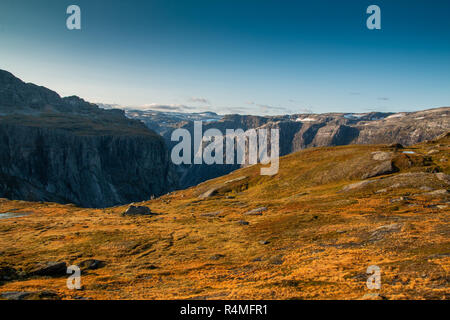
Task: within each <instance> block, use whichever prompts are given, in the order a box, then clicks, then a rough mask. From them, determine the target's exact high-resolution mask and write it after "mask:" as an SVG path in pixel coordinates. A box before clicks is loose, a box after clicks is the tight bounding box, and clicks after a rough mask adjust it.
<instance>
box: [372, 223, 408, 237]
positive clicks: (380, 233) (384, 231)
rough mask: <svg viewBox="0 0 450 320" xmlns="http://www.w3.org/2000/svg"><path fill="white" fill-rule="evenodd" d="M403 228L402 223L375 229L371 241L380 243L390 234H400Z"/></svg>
mask: <svg viewBox="0 0 450 320" xmlns="http://www.w3.org/2000/svg"><path fill="white" fill-rule="evenodd" d="M402 227H403V224H401V223H394V224H389V225H384V226H381V227H378V228H377V229H375V231H374V232H372V233H371V234H370V237H369V241H380V240H383V239H384V237H385V236H386V235H388V234H390V233H394V232H399V231H400V230H401V229H402Z"/></svg>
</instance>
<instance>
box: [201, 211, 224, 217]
mask: <svg viewBox="0 0 450 320" xmlns="http://www.w3.org/2000/svg"><path fill="white" fill-rule="evenodd" d="M222 213H223V211H222V210H219V211H215V212H207V213H202V214H200V216H201V217H209V218H214V217H218V216H220V215H221V214H222Z"/></svg>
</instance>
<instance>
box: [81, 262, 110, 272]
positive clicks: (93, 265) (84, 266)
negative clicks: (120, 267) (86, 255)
mask: <svg viewBox="0 0 450 320" xmlns="http://www.w3.org/2000/svg"><path fill="white" fill-rule="evenodd" d="M105 265H106V263H105V262H104V261H101V260H96V259H88V260H84V261H82V262H80V263H79V264H78V266H79V267H80V269H81V270H83V271H84V270H96V269H99V268H102V267H104V266H105Z"/></svg>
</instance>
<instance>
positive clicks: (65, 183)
mask: <svg viewBox="0 0 450 320" xmlns="http://www.w3.org/2000/svg"><path fill="white" fill-rule="evenodd" d="M0 141H1V143H0V197H6V198H10V199H19V200H30V201H52V202H59V203H75V204H77V205H80V206H84V207H109V206H114V205H118V204H124V203H130V202H133V201H141V200H145V199H150V198H151V197H152V196H159V195H161V194H164V193H167V192H169V191H170V190H172V189H173V188H175V187H176V185H177V183H176V175H175V174H174V172H173V169H172V166H171V162H170V159H169V155H168V150H167V147H166V145H165V143H164V141H163V139H162V138H161V137H160V136H159V135H157V134H156V133H155V132H153V131H151V130H150V129H148V128H147V127H146V126H145V125H144V124H143V123H142V122H140V121H136V120H132V119H128V118H126V117H125V113H124V111H123V110H103V109H101V108H98V107H97V106H96V105H94V104H91V103H88V102H86V101H84V100H83V99H80V98H78V97H75V96H73V97H67V98H61V97H60V96H59V95H58V94H57V93H56V92H53V91H51V90H49V89H47V88H44V87H40V86H37V85H34V84H29V83H24V82H23V81H21V80H20V79H18V78H16V77H14V76H13V75H12V74H11V73H9V72H6V71H2V70H0Z"/></svg>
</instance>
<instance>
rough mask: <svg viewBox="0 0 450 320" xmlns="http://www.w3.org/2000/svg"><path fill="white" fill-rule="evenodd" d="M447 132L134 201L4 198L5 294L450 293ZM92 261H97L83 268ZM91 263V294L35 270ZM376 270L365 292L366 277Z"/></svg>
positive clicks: (289, 162) (335, 150) (310, 157)
mask: <svg viewBox="0 0 450 320" xmlns="http://www.w3.org/2000/svg"><path fill="white" fill-rule="evenodd" d="M449 157H450V135H449V134H447V135H444V136H441V137H440V138H438V139H436V140H434V141H428V142H426V143H422V144H419V145H416V146H413V147H408V148H402V147H401V146H398V145H391V146H387V145H367V146H360V145H352V146H342V147H326V148H312V149H308V150H304V151H300V152H297V153H294V154H291V155H288V156H285V157H283V158H281V162H280V172H279V174H277V175H275V176H272V177H268V176H261V175H259V172H260V170H259V169H260V168H259V166H252V167H247V168H243V169H240V170H238V171H235V172H233V173H231V174H229V175H227V176H223V177H221V178H218V179H215V180H210V181H207V182H205V183H202V184H200V185H198V186H196V187H192V188H190V189H187V190H183V191H178V192H174V193H171V194H168V195H165V196H163V197H161V198H157V199H153V200H151V201H147V202H142V203H135V204H134V205H139V206H148V207H149V208H150V209H151V211H152V212H154V214H152V215H140V216H128V215H126V216H124V215H122V213H123V212H125V211H126V210H127V208H128V206H121V207H114V208H107V209H84V208H78V207H75V206H73V205H59V204H53V203H30V202H24V201H9V200H7V199H2V200H1V202H0V213H1V215H0V281H1V284H0V294H3V295H1V296H2V297H3V298H8V297H10V296H11V294H5V293H7V292H9V293H11V292H14V293H16V294H17V293H26V294H25V295H23V297H24V298H28V299H44V298H52V299H54V298H61V299H75V298H76V299H82V298H83V299H186V298H188V299H449V297H450V289H449V271H450V226H449V224H448V221H449V219H450V210H449V208H450V205H449V200H450V199H449V198H450V197H449V192H448V191H449V183H450V180H449V179H450V176H449V174H450V162H449ZM90 259H95V260H99V261H101V263H99V262H93V261H88V260H90ZM48 262H64V263H66V264H67V266H69V265H74V264H75V265H77V264H78V265H80V266H81V267H82V270H83V271H82V278H81V282H82V289H81V290H69V289H68V288H67V286H66V280H67V277H68V275H65V274H63V273H62V272H59V273H58V272H56V271H55V272H54V273H53V274H52V273H51V272H49V273H48V274H47V275H40V274H39V272H36V270H37V269H36V268H38V265H39V264H46V263H48ZM371 265H376V266H378V267H380V269H381V289H380V290H369V289H368V288H367V287H366V280H367V277H368V276H369V275H368V274H366V270H367V268H368V267H369V266H371Z"/></svg>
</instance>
